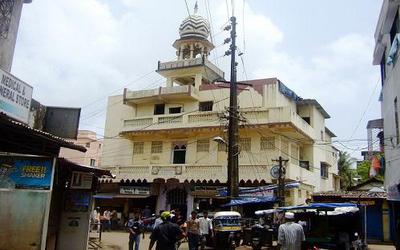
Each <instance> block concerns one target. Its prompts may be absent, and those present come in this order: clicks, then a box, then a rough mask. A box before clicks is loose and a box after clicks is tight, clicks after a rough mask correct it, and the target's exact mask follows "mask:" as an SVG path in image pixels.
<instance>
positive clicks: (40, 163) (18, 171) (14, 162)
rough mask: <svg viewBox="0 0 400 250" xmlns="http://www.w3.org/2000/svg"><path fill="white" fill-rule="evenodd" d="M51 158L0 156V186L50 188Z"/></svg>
mask: <svg viewBox="0 0 400 250" xmlns="http://www.w3.org/2000/svg"><path fill="white" fill-rule="evenodd" d="M52 172H53V160H52V158H44V157H23V156H0V188H10V189H44V190H50V189H51V187H50V185H51V178H52Z"/></svg>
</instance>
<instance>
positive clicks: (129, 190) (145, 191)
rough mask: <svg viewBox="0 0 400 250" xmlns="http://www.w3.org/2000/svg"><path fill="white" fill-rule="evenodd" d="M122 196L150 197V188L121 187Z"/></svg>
mask: <svg viewBox="0 0 400 250" xmlns="http://www.w3.org/2000/svg"><path fill="white" fill-rule="evenodd" d="M119 193H120V194H135V195H150V187H134V186H121V187H119Z"/></svg>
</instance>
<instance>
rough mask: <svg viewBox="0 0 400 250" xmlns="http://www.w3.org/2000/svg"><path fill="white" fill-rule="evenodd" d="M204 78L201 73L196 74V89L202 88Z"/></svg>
mask: <svg viewBox="0 0 400 250" xmlns="http://www.w3.org/2000/svg"><path fill="white" fill-rule="evenodd" d="M202 78H203V77H202V75H201V73H198V74H196V75H195V77H194V87H195V88H196V89H199V88H200V85H201V80H202Z"/></svg>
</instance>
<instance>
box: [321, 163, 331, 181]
mask: <svg viewBox="0 0 400 250" xmlns="http://www.w3.org/2000/svg"><path fill="white" fill-rule="evenodd" d="M328 170H329V165H328V164H326V163H324V162H321V177H322V178H324V179H328Z"/></svg>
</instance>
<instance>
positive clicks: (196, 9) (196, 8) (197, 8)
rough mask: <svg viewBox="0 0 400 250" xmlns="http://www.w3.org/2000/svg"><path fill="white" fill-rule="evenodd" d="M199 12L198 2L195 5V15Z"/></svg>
mask: <svg viewBox="0 0 400 250" xmlns="http://www.w3.org/2000/svg"><path fill="white" fill-rule="evenodd" d="M198 10H199V6H198V5H197V1H196V4H195V5H194V14H195V15H196V14H197V11H198Z"/></svg>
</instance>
